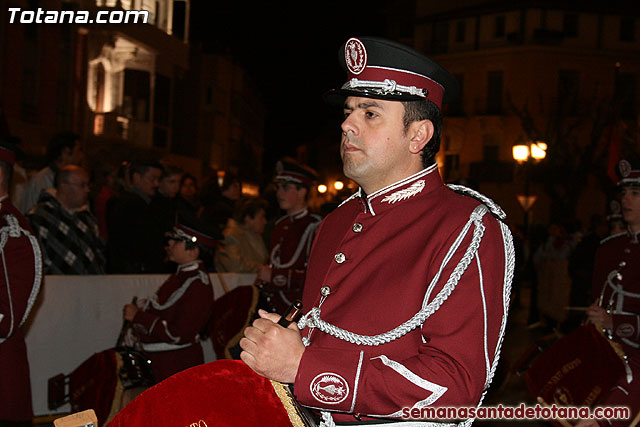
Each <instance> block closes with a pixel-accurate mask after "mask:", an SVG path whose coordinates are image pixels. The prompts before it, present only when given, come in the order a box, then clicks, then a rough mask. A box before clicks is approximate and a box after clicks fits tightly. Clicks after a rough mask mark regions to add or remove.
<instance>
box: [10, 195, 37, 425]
mask: <svg viewBox="0 0 640 427" xmlns="http://www.w3.org/2000/svg"><path fill="white" fill-rule="evenodd" d="M42 269H43V266H42V252H41V251H40V246H39V245H38V240H37V238H36V237H35V236H34V234H33V231H32V230H31V227H29V224H28V223H27V221H26V220H25V218H24V216H22V214H21V213H20V212H19V211H18V210H17V209H16V208H15V207H14V206H13V205H12V204H11V202H10V201H9V199H8V198H6V196H5V197H3V198H0V420H5V421H7V420H8V421H26V420H31V419H32V418H33V409H32V406H31V384H30V378H29V361H28V360H27V347H26V346H25V342H24V335H23V333H22V329H21V326H22V324H23V323H24V321H25V319H26V318H27V316H28V315H29V311H30V310H31V308H32V307H33V304H34V302H35V300H36V296H37V295H38V291H39V290H40V286H41V284H42V272H43V270H42Z"/></svg>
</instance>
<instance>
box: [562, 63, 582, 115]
mask: <svg viewBox="0 0 640 427" xmlns="http://www.w3.org/2000/svg"><path fill="white" fill-rule="evenodd" d="M579 88H580V73H579V72H577V71H575V70H559V71H558V106H559V108H560V111H562V112H564V113H567V114H575V113H577V111H578V91H579Z"/></svg>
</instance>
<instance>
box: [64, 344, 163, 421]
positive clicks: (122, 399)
mask: <svg viewBox="0 0 640 427" xmlns="http://www.w3.org/2000/svg"><path fill="white" fill-rule="evenodd" d="M153 384H154V380H153V373H152V371H151V362H150V360H149V359H148V358H147V357H145V356H144V355H143V354H142V353H140V352H138V351H135V350H133V349H129V348H123V347H118V348H115V349H109V350H105V351H103V352H100V353H96V354H94V355H93V356H91V357H90V358H89V359H87V360H85V361H84V362H83V363H82V364H81V365H80V366H78V367H77V368H76V369H75V370H74V371H73V372H72V373H71V374H70V375H69V401H70V403H71V410H72V411H73V412H79V411H84V410H86V409H93V410H94V411H95V412H96V416H97V417H98V422H99V424H100V425H102V424H104V423H105V422H108V421H109V420H110V419H111V418H113V416H115V414H117V413H118V411H119V410H120V409H121V408H122V407H124V406H126V404H127V403H128V402H129V401H130V400H132V399H133V398H132V397H131V394H134V395H137V394H139V393H140V392H141V391H142V390H144V389H146V388H147V387H150V386H151V385H153ZM129 390H132V392H131V393H129V392H128V391H129ZM134 397H135V396H134Z"/></svg>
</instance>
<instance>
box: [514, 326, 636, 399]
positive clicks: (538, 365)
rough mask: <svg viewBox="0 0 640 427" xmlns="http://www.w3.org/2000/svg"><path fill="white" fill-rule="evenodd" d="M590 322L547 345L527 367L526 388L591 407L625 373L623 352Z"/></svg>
mask: <svg viewBox="0 0 640 427" xmlns="http://www.w3.org/2000/svg"><path fill="white" fill-rule="evenodd" d="M612 344H615V343H612V342H611V341H609V340H608V339H607V338H605V337H604V336H603V334H602V333H601V332H600V331H599V330H598V329H597V328H596V327H595V326H594V325H592V324H587V325H583V326H580V327H578V328H577V329H576V330H574V331H573V332H571V333H569V334H567V335H566V336H564V337H562V338H561V339H560V340H558V341H556V342H555V343H553V344H552V345H551V346H550V347H549V348H548V349H546V350H545V351H544V352H543V353H542V355H541V356H540V357H539V358H538V359H537V360H536V361H535V362H534V364H533V365H532V366H531V368H529V369H528V370H527V373H526V382H527V388H528V390H529V392H530V393H531V394H532V395H533V396H535V397H537V398H542V399H544V401H545V402H547V403H548V404H553V403H555V404H556V405H558V406H578V407H580V406H589V407H593V406H594V405H597V404H598V402H599V401H600V400H601V399H602V398H603V397H604V394H605V393H606V392H607V391H609V389H610V388H611V387H612V386H613V385H614V384H615V383H616V381H617V380H618V379H619V378H621V377H622V376H623V375H625V361H624V357H623V355H621V354H620V353H619V352H617V351H616V349H615V348H614V346H613V345H612Z"/></svg>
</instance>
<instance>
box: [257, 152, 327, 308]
mask: <svg viewBox="0 0 640 427" xmlns="http://www.w3.org/2000/svg"><path fill="white" fill-rule="evenodd" d="M314 180H316V173H315V171H313V170H312V169H311V168H309V167H308V166H306V165H301V164H298V163H296V162H294V161H293V160H291V159H283V160H281V161H279V162H278V163H277V165H276V177H275V184H276V189H277V191H276V197H277V199H278V204H279V205H280V209H282V210H284V211H285V212H286V214H285V215H284V216H282V217H280V218H278V219H277V220H276V222H275V225H274V227H273V230H272V231H271V238H270V245H269V260H268V262H269V266H261V267H260V268H259V270H258V278H259V279H260V280H261V281H262V282H263V288H262V291H263V296H265V297H266V299H267V301H266V303H267V306H268V308H269V309H270V310H272V311H277V312H282V311H284V310H285V309H286V308H287V307H288V306H289V305H290V304H291V302H292V301H295V300H296V299H298V298H300V297H301V296H302V287H303V285H304V277H305V269H306V267H307V261H308V258H309V253H310V252H311V244H312V243H313V238H314V236H315V233H316V229H317V227H318V225H319V224H320V221H321V218H320V217H319V216H318V215H315V214H312V213H310V212H309V206H308V204H307V198H308V196H309V189H310V188H311V186H312V184H313V181H314Z"/></svg>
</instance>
